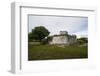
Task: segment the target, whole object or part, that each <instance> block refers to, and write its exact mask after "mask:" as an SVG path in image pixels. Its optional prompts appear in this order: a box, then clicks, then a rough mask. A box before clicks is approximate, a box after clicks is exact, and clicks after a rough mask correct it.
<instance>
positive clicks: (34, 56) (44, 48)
mask: <svg viewBox="0 0 100 76" xmlns="http://www.w3.org/2000/svg"><path fill="white" fill-rule="evenodd" d="M75 58H88V50H87V47H86V46H83V47H79V46H66V47H58V46H56V45H32V44H29V45H28V60H50V59H75Z"/></svg>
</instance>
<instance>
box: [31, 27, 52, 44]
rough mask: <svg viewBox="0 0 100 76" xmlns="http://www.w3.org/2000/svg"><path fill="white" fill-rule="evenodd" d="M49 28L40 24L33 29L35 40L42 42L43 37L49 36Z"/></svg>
mask: <svg viewBox="0 0 100 76" xmlns="http://www.w3.org/2000/svg"><path fill="white" fill-rule="evenodd" d="M49 33H50V32H49V31H48V29H46V28H45V27H44V26H38V27H35V28H34V29H32V35H33V38H34V39H35V40H39V41H40V42H41V40H42V39H44V38H45V37H47V36H48V35H49Z"/></svg>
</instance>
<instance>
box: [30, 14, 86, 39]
mask: <svg viewBox="0 0 100 76" xmlns="http://www.w3.org/2000/svg"><path fill="white" fill-rule="evenodd" d="M36 26H44V27H46V28H47V29H48V30H49V31H50V35H54V34H59V32H60V31H67V32H68V33H69V34H71V35H72V34H75V35H77V37H78V38H79V37H87V36H88V18H87V17H68V16H66V17H61V16H38V15H37V16H36V15H29V32H31V30H32V29H33V28H34V27H36Z"/></svg>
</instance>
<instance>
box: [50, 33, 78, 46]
mask: <svg viewBox="0 0 100 76" xmlns="http://www.w3.org/2000/svg"><path fill="white" fill-rule="evenodd" d="M76 41H77V38H76V35H69V34H68V32H67V31H60V33H59V35H53V36H52V40H51V41H50V44H63V45H70V44H73V43H75V42H76Z"/></svg>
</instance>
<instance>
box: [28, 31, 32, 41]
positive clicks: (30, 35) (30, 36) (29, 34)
mask: <svg viewBox="0 0 100 76" xmlns="http://www.w3.org/2000/svg"><path fill="white" fill-rule="evenodd" d="M32 40H33V35H32V32H30V33H28V41H32Z"/></svg>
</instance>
